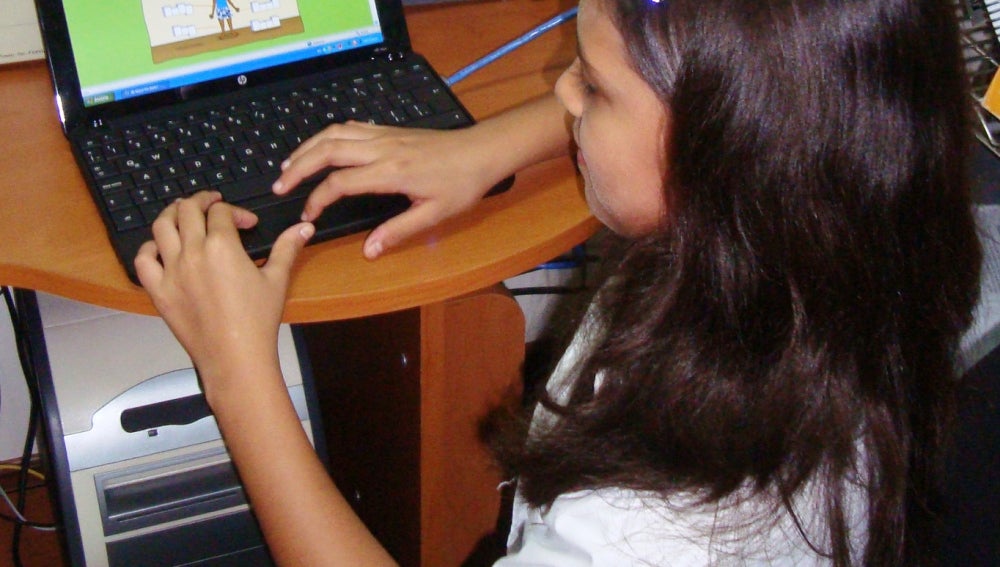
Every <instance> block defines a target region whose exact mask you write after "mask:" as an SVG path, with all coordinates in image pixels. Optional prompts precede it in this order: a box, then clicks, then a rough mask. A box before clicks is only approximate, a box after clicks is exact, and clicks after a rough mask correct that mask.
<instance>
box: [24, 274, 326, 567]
mask: <svg viewBox="0 0 1000 567" xmlns="http://www.w3.org/2000/svg"><path fill="white" fill-rule="evenodd" d="M19 299H20V302H21V306H20V308H19V312H20V313H21V314H23V317H24V318H25V321H26V326H27V330H28V332H27V341H28V343H29V345H30V351H31V352H30V357H31V363H32V366H33V373H34V374H35V376H34V380H35V384H34V386H35V387H34V388H33V390H34V393H35V396H36V398H37V402H38V404H39V406H40V411H41V416H42V420H43V431H44V439H43V441H44V445H45V446H44V447H43V451H42V454H43V456H44V458H45V459H46V463H45V465H46V469H47V471H48V472H49V474H50V475H51V476H52V477H53V480H54V483H55V484H54V488H55V489H54V500H55V508H56V509H57V512H58V515H59V518H60V520H61V522H62V526H63V530H64V531H63V533H64V540H65V548H66V551H67V556H68V558H69V562H70V563H71V565H74V566H83V565H87V566H89V567H99V566H104V565H107V566H109V567H123V566H129V567H136V566H151V567H158V566H174V565H185V566H187V565H191V566H204V567H218V566H230V565H232V566H235V565H239V566H257V565H265V566H266V565H273V561H272V560H271V558H270V554H269V553H268V551H267V547H266V545H265V543H264V540H263V537H262V535H261V532H260V530H259V527H258V526H257V523H256V520H255V519H254V517H253V514H252V510H251V509H250V507H249V506H248V504H247V500H246V496H245V494H244V492H243V489H242V486H241V484H240V480H239V476H238V474H237V471H236V470H235V469H234V467H233V465H232V463H231V462H230V459H229V456H228V454H227V452H226V449H225V446H224V444H223V442H222V439H221V436H220V434H219V430H218V427H217V425H216V423H215V419H214V418H213V417H212V415H211V412H210V410H209V408H208V405H207V403H206V402H205V398H204V396H203V395H202V393H201V390H200V387H199V383H198V377H197V374H196V372H195V370H194V369H193V368H192V367H191V361H190V358H189V357H188V356H187V354H186V353H185V352H184V350H183V349H182V348H181V346H180V344H179V343H178V342H177V341H176V339H175V338H174V337H173V335H172V334H171V333H170V330H169V329H168V328H167V326H166V324H165V323H164V322H163V320H162V319H160V318H158V317H149V316H144V315H136V314H130V313H122V312H119V311H113V310H109V309H104V308H100V307H96V306H92V305H87V304H84V303H79V302H76V301H70V300H67V299H63V298H59V297H56V296H52V295H47V294H43V293H33V292H22V293H20V295H19ZM301 341H302V338H301V336H300V333H299V330H298V329H297V328H294V327H291V326H289V325H283V326H282V327H281V329H280V333H279V345H278V346H279V357H280V362H281V368H282V372H283V373H284V376H285V382H286V384H287V385H288V393H289V395H290V397H291V398H292V400H293V402H294V404H295V408H296V410H297V411H298V414H299V417H300V419H301V420H302V426H303V428H304V429H305V431H306V432H307V434H308V435H309V437H310V439H311V440H312V441H313V444H314V446H315V447H316V449H317V452H318V453H319V454H320V457H321V458H322V459H323V460H324V462H326V453H325V446H324V443H323V434H322V431H323V428H322V424H321V423H320V419H319V415H318V404H317V401H316V395H315V389H314V387H313V382H312V374H311V371H310V365H309V364H308V359H307V358H306V355H305V349H304V348H303V347H302V346H301V345H300V342H301ZM288 480H289V482H295V479H288ZM275 489H276V490H280V487H275Z"/></svg>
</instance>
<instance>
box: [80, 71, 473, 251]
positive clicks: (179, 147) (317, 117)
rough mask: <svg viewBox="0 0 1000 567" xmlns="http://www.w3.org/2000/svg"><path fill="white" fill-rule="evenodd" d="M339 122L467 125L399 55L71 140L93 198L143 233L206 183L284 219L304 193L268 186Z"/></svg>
mask: <svg viewBox="0 0 1000 567" xmlns="http://www.w3.org/2000/svg"><path fill="white" fill-rule="evenodd" d="M347 120H360V121H367V122H372V123H376V124H389V125H405V126H413V127H429V128H453V127H458V126H463V125H466V124H468V123H469V119H468V117H467V115H466V114H465V113H464V111H463V110H462V109H460V108H459V106H458V105H457V104H456V103H455V101H454V100H453V98H452V97H451V96H450V95H449V94H448V93H447V92H446V91H445V89H444V87H442V86H441V84H440V81H439V80H438V79H437V78H436V77H434V76H433V75H432V71H430V70H429V69H428V68H427V67H426V66H424V65H423V64H421V63H414V62H403V63H402V64H400V65H399V66H396V67H391V68H389V67H384V68H380V70H379V71H374V72H368V73H366V74H364V75H358V76H353V77H346V76H345V77H339V76H338V77H336V78H335V79H333V80H331V81H328V82H327V83H326V84H323V85H320V86H311V87H305V88H303V87H291V88H289V89H288V90H287V91H284V92H281V93H278V94H273V93H272V94H268V95H267V96H263V97H260V98H253V97H243V98H239V99H238V100H227V101H226V102H225V103H224V104H222V105H220V106H219V107H218V108H209V109H202V110H198V111H195V112H189V113H185V114H178V115H168V116H162V117H158V118H157V119H156V120H144V121H143V122H142V123H134V124H128V123H124V124H116V125H113V126H111V127H108V128H105V129H102V130H100V131H97V132H94V133H93V135H89V136H87V137H85V138H83V139H81V140H79V141H78V145H79V151H80V155H81V156H82V160H83V161H84V163H85V167H86V168H87V169H88V170H89V172H90V174H91V176H92V177H93V180H94V184H95V186H96V189H97V192H98V193H99V196H100V199H99V200H100V204H101V205H103V206H104V207H105V208H106V210H107V213H108V215H109V216H110V219H111V222H112V224H113V226H114V229H115V230H117V231H119V232H127V231H135V230H137V229H138V230H142V229H144V228H145V229H147V230H148V226H149V225H150V224H151V223H152V222H153V220H154V219H155V218H156V217H157V215H158V214H159V213H160V212H161V211H162V210H163V208H164V207H166V205H167V204H169V203H170V202H172V201H173V200H174V199H176V198H178V197H181V196H184V195H190V194H192V193H195V192H197V191H201V190H204V189H215V190H218V191H220V192H221V193H222V195H223V198H224V199H225V200H226V201H228V202H231V203H234V204H238V205H241V206H245V207H247V208H250V209H251V210H263V209H264V208H269V207H275V206H278V207H282V208H284V209H287V211H284V216H285V217H287V218H286V220H285V221H276V222H278V223H279V224H281V223H284V222H287V223H288V224H292V223H293V222H294V220H295V219H297V217H298V214H299V213H300V212H301V202H302V199H304V197H305V193H306V191H298V192H297V195H296V197H295V198H294V199H289V198H286V199H279V198H277V197H275V196H274V195H273V194H272V193H271V184H272V183H273V182H274V180H275V179H276V178H277V177H278V174H279V172H280V164H281V162H282V160H284V159H285V158H286V157H287V156H288V154H289V153H291V151H292V150H294V149H295V148H296V147H297V146H298V145H299V144H300V143H302V142H303V141H305V140H306V139H308V138H309V137H311V136H312V135H314V134H316V133H318V132H319V131H320V130H322V129H323V128H324V127H326V126H328V125H330V124H333V123H338V122H345V121H347ZM290 200H293V201H294V204H289V201H290ZM397 206H398V205H397ZM296 207H297V208H296ZM396 212H398V211H396ZM376 213H377V211H376ZM368 224H370V223H368ZM277 228H279V227H275V229H277ZM253 238H254V235H253V234H248V235H247V236H246V238H245V244H247V245H248V250H250V251H251V252H252V251H253V250H252V249H253V248H255V247H259V246H256V245H255V244H254V243H252V242H249V241H252V240H253ZM265 238H267V237H265ZM260 245H261V246H264V247H265V248H266V247H268V246H269V244H268V243H260Z"/></svg>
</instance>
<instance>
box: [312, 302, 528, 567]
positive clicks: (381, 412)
mask: <svg viewBox="0 0 1000 567" xmlns="http://www.w3.org/2000/svg"><path fill="white" fill-rule="evenodd" d="M306 331H307V332H306V336H307V343H308V346H309V353H310V357H311V358H312V362H313V371H314V373H315V376H316V386H317V390H318V393H319V398H320V405H321V408H322V411H323V420H324V425H325V430H326V435H327V442H328V447H329V452H330V456H331V472H332V475H333V477H334V480H335V481H336V482H337V485H338V486H339V487H340V489H341V490H342V491H343V492H344V494H345V495H346V496H347V497H348V499H349V500H351V501H352V503H353V505H354V507H355V510H357V511H358V513H359V515H360V516H361V517H362V519H363V520H364V521H365V523H366V524H367V525H368V526H369V528H370V529H371V530H372V531H373V532H374V533H375V535H376V537H378V538H379V540H380V541H382V543H383V544H384V545H385V546H386V547H387V548H388V549H389V551H390V553H392V554H393V556H394V557H396V558H397V560H399V561H400V562H401V563H402V564H403V565H422V566H426V567H450V566H458V565H461V564H462V562H463V561H464V560H465V559H466V558H467V557H468V556H469V555H470V554H471V553H472V551H473V550H474V549H475V547H476V546H477V544H478V543H479V542H480V540H481V539H482V538H483V537H484V536H487V535H489V534H491V532H493V531H494V528H495V525H496V518H497V513H498V511H499V507H500V494H499V492H498V491H497V490H496V487H497V484H498V483H499V482H500V481H501V480H502V479H501V478H500V476H499V473H498V472H497V471H496V470H495V469H494V468H493V467H492V461H491V458H490V456H489V454H488V452H487V451H486V449H485V448H484V447H483V446H482V445H481V444H480V443H479V439H478V425H479V420H480V419H481V418H482V417H483V416H484V415H485V413H486V412H487V411H488V410H489V409H491V408H492V407H494V406H495V405H496V404H497V403H499V402H500V401H501V400H502V399H503V397H504V396H505V395H507V394H509V393H510V392H511V391H512V390H514V389H516V390H518V391H519V388H520V384H521V365H522V363H523V360H524V317H523V314H522V313H521V310H520V308H519V307H518V305H517V303H516V302H515V301H514V300H513V298H512V297H510V295H509V294H507V293H506V292H505V291H504V290H503V289H502V288H500V287H495V288H491V289H488V290H484V291H482V292H478V293H475V294H472V295H468V296H463V297H459V298H455V299H451V300H448V301H445V302H443V303H436V304H432V305H427V306H424V307H421V308H419V309H412V310H408V311H402V312H398V313H390V314H387V315H379V316H375V317H366V318H363V319H355V320H349V321H338V322H333V323H322V324H316V325H308V326H306ZM499 537H500V538H501V540H502V539H503V538H505V537H506V534H499Z"/></svg>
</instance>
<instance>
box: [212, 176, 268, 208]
mask: <svg viewBox="0 0 1000 567" xmlns="http://www.w3.org/2000/svg"><path fill="white" fill-rule="evenodd" d="M271 183H272V181H271V180H270V179H268V178H267V177H253V178H249V179H242V180H240V181H239V182H238V183H226V184H225V185H220V186H218V187H216V189H218V190H219V192H220V193H222V199H223V200H224V201H226V202H227V203H232V204H234V205H239V204H240V203H241V202H243V201H246V200H249V199H253V198H254V197H263V196H264V195H271V194H272V193H271Z"/></svg>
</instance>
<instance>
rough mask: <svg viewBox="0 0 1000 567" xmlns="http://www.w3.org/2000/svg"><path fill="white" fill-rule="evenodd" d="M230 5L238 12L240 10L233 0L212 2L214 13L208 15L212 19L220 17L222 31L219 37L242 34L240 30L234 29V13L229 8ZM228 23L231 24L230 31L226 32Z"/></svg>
mask: <svg viewBox="0 0 1000 567" xmlns="http://www.w3.org/2000/svg"><path fill="white" fill-rule="evenodd" d="M230 6H232V7H233V10H236V11H237V12H239V11H240V9H239V8H237V7H236V4H233V2H232V0H215V2H214V3H213V4H212V13H211V14H209V15H208V17H209V18H210V19H211V18H214V17H216V16H218V18H219V30H221V31H222V33H221V34H220V35H219V39H226V38H227V37H236V36H238V35H239V34H240V33H239V32H238V31H236V30H234V29H233V13H232V11H231V10H230V9H229V7H230ZM227 24H228V25H229V33H226V25H227Z"/></svg>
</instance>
